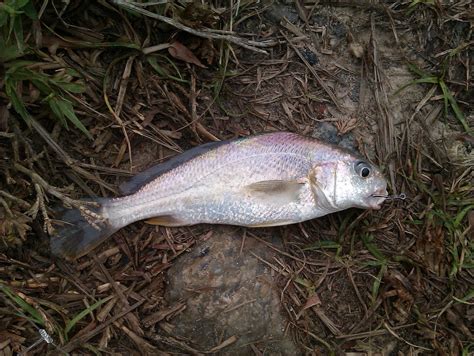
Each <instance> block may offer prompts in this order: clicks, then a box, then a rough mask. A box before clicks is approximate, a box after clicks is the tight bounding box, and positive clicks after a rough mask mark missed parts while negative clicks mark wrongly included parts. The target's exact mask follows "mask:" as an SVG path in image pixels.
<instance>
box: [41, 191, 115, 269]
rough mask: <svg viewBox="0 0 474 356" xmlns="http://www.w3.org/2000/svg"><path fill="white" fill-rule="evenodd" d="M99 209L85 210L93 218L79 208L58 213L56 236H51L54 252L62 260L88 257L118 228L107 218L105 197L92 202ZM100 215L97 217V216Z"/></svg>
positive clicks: (87, 207)
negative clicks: (90, 252)
mask: <svg viewBox="0 0 474 356" xmlns="http://www.w3.org/2000/svg"><path fill="white" fill-rule="evenodd" d="M91 201H93V202H94V203H97V204H96V205H98V207H92V208H91V207H89V206H88V205H85V207H86V209H88V210H89V211H90V212H92V216H91V214H90V213H89V215H87V212H84V211H81V210H79V209H62V211H59V216H58V223H60V225H59V226H56V227H55V229H56V231H55V233H54V234H53V235H52V236H51V241H50V246H51V252H52V253H53V254H54V255H56V256H58V257H61V258H65V259H67V260H74V259H76V258H79V257H81V256H83V255H85V254H86V253H87V252H89V251H91V250H92V249H94V248H95V247H96V246H98V245H99V244H100V243H102V242H103V241H105V240H106V239H107V238H108V237H110V236H111V235H112V234H113V233H114V232H116V231H117V230H118V228H117V227H115V226H113V225H112V224H111V223H110V220H109V219H108V218H107V216H108V214H107V209H106V202H107V201H108V199H106V198H97V199H91ZM95 214H97V215H95Z"/></svg>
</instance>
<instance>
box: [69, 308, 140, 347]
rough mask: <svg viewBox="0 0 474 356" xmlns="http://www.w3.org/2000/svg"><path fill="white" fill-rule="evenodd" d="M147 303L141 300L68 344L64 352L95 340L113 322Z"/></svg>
mask: <svg viewBox="0 0 474 356" xmlns="http://www.w3.org/2000/svg"><path fill="white" fill-rule="evenodd" d="M144 301H145V299H144V300H140V301H138V302H136V303H135V304H133V305H132V306H131V307H129V308H127V309H125V310H124V311H122V312H120V313H118V314H116V315H114V316H113V317H111V318H110V319H108V320H107V321H106V322H104V323H103V324H101V325H99V326H98V327H97V328H95V329H94V330H92V331H91V332H89V333H87V334H85V335H83V336H79V337H78V338H77V339H75V340H73V341H71V342H69V343H68V344H66V345H65V346H64V347H63V349H62V350H63V351H65V352H71V351H72V350H74V349H75V348H76V347H77V346H79V345H80V344H82V343H85V342H86V341H88V340H90V339H91V338H93V337H94V336H96V335H97V334H98V333H100V332H101V331H102V330H104V329H105V328H106V327H108V326H109V325H110V324H112V323H113V322H115V321H116V320H118V319H120V318H122V317H123V316H125V315H127V314H128V313H130V312H131V311H132V310H135V309H136V308H138V307H139V306H140V305H142V304H143V302H144Z"/></svg>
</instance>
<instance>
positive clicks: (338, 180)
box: [314, 155, 387, 211]
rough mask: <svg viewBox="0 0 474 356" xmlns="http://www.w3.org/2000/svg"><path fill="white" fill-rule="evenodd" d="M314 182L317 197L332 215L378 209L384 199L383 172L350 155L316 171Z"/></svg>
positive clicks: (385, 192)
mask: <svg viewBox="0 0 474 356" xmlns="http://www.w3.org/2000/svg"><path fill="white" fill-rule="evenodd" d="M314 178H315V179H314V182H315V185H317V190H319V195H320V196H322V197H323V200H325V201H326V203H328V204H329V205H330V207H331V210H333V211H339V210H344V209H348V208H362V209H380V207H381V204H382V203H383V202H384V200H385V199H386V198H385V196H386V195H387V181H386V179H385V177H384V176H383V174H382V172H381V171H380V170H379V169H378V168H377V167H376V166H374V165H372V164H370V163H368V162H367V161H366V160H364V159H360V158H356V157H353V156H352V155H347V156H345V157H339V158H338V159H336V160H334V161H329V162H326V163H325V164H324V165H323V166H318V167H316V169H315V177H314ZM316 198H318V194H316Z"/></svg>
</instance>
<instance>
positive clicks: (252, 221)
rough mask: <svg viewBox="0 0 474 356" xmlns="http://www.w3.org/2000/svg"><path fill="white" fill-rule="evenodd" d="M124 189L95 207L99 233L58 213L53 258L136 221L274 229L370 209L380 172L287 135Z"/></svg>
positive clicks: (209, 154)
mask: <svg viewBox="0 0 474 356" xmlns="http://www.w3.org/2000/svg"><path fill="white" fill-rule="evenodd" d="M362 169H365V170H366V171H364V172H365V173H367V172H368V175H367V176H363V175H365V173H364V174H362ZM128 187H129V188H130V187H136V188H137V189H136V191H132V189H130V191H131V193H130V194H129V195H126V196H123V197H118V198H109V199H107V198H102V199H100V200H99V201H98V202H99V204H100V206H101V207H100V208H99V209H98V211H97V212H98V213H99V214H100V215H101V216H103V218H104V219H102V220H101V221H96V225H97V224H98V225H99V226H100V229H99V230H97V229H96V230H91V229H90V224H89V223H87V222H86V223H84V221H83V220H84V219H82V220H81V218H80V217H78V216H77V213H74V212H70V213H69V215H67V214H66V215H65V216H64V221H66V222H67V223H69V224H70V225H69V227H68V225H65V227H64V228H62V229H59V232H58V233H57V234H56V235H55V236H53V237H52V242H51V246H52V249H53V252H55V253H57V254H59V255H61V256H63V257H69V258H75V257H78V256H80V255H83V254H84V253H86V252H87V251H89V250H90V249H92V248H93V247H95V246H96V245H97V244H99V243H100V242H101V241H103V240H104V239H106V238H107V237H108V236H110V235H111V234H113V233H114V232H115V231H117V230H118V229H120V228H122V227H124V226H126V225H129V224H131V223H134V222H136V221H139V220H144V219H150V218H152V220H150V222H151V223H155V224H159V225H164V226H184V225H193V224H198V223H211V224H232V225H241V226H250V227H259V226H277V225H283V224H291V223H297V222H302V221H305V220H309V219H313V218H316V217H319V216H323V215H326V214H329V213H332V212H335V211H339V210H344V209H347V208H350V207H360V208H378V207H379V205H380V204H381V203H382V202H383V198H380V197H376V196H377V194H378V195H379V196H380V195H382V194H383V193H384V192H385V193H386V181H385V179H384V177H383V175H382V174H381V172H380V171H379V170H378V169H377V168H376V167H374V166H372V165H370V164H369V163H367V162H366V161H365V160H363V159H361V158H360V157H359V156H358V155H356V154H354V153H351V152H349V151H347V150H344V149H341V148H339V147H336V146H333V145H329V144H325V143H323V142H320V141H318V140H315V139H312V138H307V137H304V136H301V135H297V134H293V133H287V132H278V133H270V134H262V135H258V136H253V137H249V138H243V139H237V140H233V141H227V142H224V143H222V144H220V143H216V144H209V145H206V146H202V147H198V148H196V149H194V150H191V151H189V152H188V153H186V152H185V153H184V154H182V155H181V156H177V157H176V158H173V159H171V160H170V161H168V162H166V163H164V164H163V165H161V166H157V167H152V168H151V169H150V170H148V171H145V172H143V173H142V174H139V175H137V176H136V177H135V178H133V179H132V181H131V182H129V183H128ZM89 220H90V219H89ZM71 225H72V227H71Z"/></svg>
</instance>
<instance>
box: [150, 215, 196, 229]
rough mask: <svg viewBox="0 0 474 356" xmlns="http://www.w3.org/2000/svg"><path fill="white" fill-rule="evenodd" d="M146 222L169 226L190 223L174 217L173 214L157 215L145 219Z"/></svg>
mask: <svg viewBox="0 0 474 356" xmlns="http://www.w3.org/2000/svg"><path fill="white" fill-rule="evenodd" d="M145 222H146V223H147V224H150V225H160V226H167V227H174V226H184V225H188V224H187V223H186V222H184V221H182V220H180V219H178V218H176V217H174V216H173V215H161V216H155V217H154V218H151V219H148V220H145Z"/></svg>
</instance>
